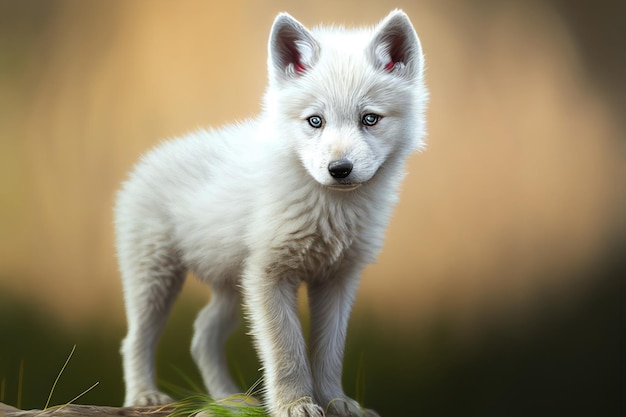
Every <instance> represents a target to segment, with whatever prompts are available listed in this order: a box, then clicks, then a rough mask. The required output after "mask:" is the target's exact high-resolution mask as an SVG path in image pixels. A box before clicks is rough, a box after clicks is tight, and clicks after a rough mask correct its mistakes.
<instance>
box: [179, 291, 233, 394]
mask: <svg viewBox="0 0 626 417" xmlns="http://www.w3.org/2000/svg"><path fill="white" fill-rule="evenodd" d="M239 298H240V297H239V293H238V292H237V290H236V289H235V288H234V287H231V286H226V285H219V286H218V285H216V286H214V287H213V290H212V292H211V301H210V302H209V304H208V305H207V306H206V307H205V308H204V309H202V311H201V312H200V314H198V318H197V319H196V321H195V323H194V335H193V340H192V343H191V354H192V356H193V358H194V360H195V362H196V364H197V365H198V368H200V372H201V374H202V379H203V380H204V385H205V386H206V388H207V390H208V391H209V394H210V395H211V397H213V398H214V399H220V398H225V397H228V396H230V395H233V394H236V393H238V392H240V390H239V388H238V387H237V385H236V384H235V383H234V382H233V380H232V378H231V376H230V374H229V372H228V366H227V363H226V355H225V352H224V344H225V343H226V339H227V338H228V336H229V335H230V334H231V332H232V331H233V330H234V329H235V327H236V326H237V324H238V322H239Z"/></svg>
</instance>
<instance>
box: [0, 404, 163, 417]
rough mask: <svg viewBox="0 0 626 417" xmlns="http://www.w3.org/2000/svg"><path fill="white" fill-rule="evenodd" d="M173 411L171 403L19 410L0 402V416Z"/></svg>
mask: <svg viewBox="0 0 626 417" xmlns="http://www.w3.org/2000/svg"><path fill="white" fill-rule="evenodd" d="M173 411H174V407H172V406H171V405H169V406H168V405H165V406H154V407H108V406H98V405H78V404H68V405H59V406H56V407H50V408H47V409H45V410H19V409H17V408H15V407H11V406H10V405H6V404H3V403H0V417H40V416H41V417H46V416H55V417H120V416H122V417H167V416H169V415H170V414H171V413H172V412H173Z"/></svg>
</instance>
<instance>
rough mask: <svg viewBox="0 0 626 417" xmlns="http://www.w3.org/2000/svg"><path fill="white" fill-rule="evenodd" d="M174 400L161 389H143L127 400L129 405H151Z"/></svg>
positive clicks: (126, 403)
mask: <svg viewBox="0 0 626 417" xmlns="http://www.w3.org/2000/svg"><path fill="white" fill-rule="evenodd" d="M173 402H174V400H173V399H172V397H170V396H169V395H167V394H163V393H162V392H160V391H156V390H154V391H152V390H151V391H142V392H140V393H137V394H136V395H133V396H132V397H131V398H128V399H127V400H126V402H125V405H126V406H127V407H129V406H149V405H164V404H169V403H173Z"/></svg>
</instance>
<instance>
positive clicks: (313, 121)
mask: <svg viewBox="0 0 626 417" xmlns="http://www.w3.org/2000/svg"><path fill="white" fill-rule="evenodd" d="M306 120H307V122H309V125H311V127H312V128H314V129H319V128H321V127H322V126H323V125H324V119H322V117H321V116H311V117H309V118H308V119H306Z"/></svg>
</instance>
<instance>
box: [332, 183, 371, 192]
mask: <svg viewBox="0 0 626 417" xmlns="http://www.w3.org/2000/svg"><path fill="white" fill-rule="evenodd" d="M361 185H363V184H362V183H353V184H333V185H329V186H328V188H330V189H332V190H338V191H352V190H356V189H357V188H359V187H360V186H361Z"/></svg>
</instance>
